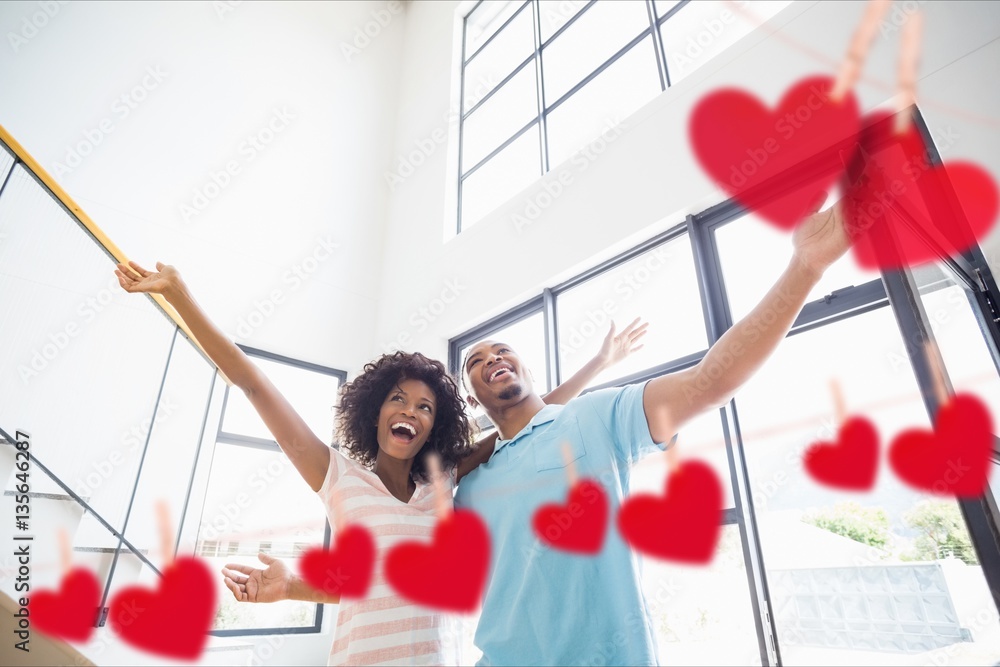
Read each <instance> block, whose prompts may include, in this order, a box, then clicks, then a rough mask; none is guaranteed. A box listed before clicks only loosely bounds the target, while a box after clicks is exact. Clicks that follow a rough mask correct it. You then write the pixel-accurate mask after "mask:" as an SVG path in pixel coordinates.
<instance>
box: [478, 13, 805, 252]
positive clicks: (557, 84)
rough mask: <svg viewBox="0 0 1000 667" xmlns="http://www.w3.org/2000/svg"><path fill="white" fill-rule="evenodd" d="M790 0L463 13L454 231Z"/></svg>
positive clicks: (649, 98)
mask: <svg viewBox="0 0 1000 667" xmlns="http://www.w3.org/2000/svg"><path fill="white" fill-rule="evenodd" d="M788 4H790V3H789V2H788V0H774V1H766V2H752V3H751V2H748V1H746V0H743V1H741V2H732V1H724V0H699V1H698V2H689V1H688V0H684V1H682V2H664V1H661V0H655V1H654V0H596V1H593V2H586V0H528V1H527V2H525V1H523V0H508V1H503V0H483V1H482V2H479V3H478V4H477V5H476V6H475V7H474V8H473V9H472V11H470V12H469V14H468V15H467V16H466V17H465V19H464V21H463V31H462V38H463V48H462V71H461V94H460V98H461V99H462V115H461V124H460V127H459V134H460V141H459V146H460V148H459V153H460V155H459V165H460V166H459V172H460V173H459V174H458V176H459V188H458V191H459V194H458V202H459V203H458V209H459V210H458V231H459V232H461V231H462V229H463V228H467V227H470V226H471V225H473V224H475V223H476V222H478V221H479V220H480V219H482V218H483V217H484V216H486V215H487V214H489V213H490V212H491V211H493V210H494V209H496V208H497V207H498V206H500V205H501V204H503V203H504V202H505V201H507V200H508V199H510V198H511V197H512V196H513V195H515V194H516V193H517V192H519V191H520V190H523V189H524V188H526V187H527V186H528V185H530V184H531V183H532V182H534V181H535V180H537V179H538V178H540V177H541V176H542V175H543V174H545V173H546V172H548V171H549V170H550V169H551V168H553V167H556V166H558V165H560V164H562V163H563V162H565V161H566V160H568V159H570V158H571V157H572V156H573V154H574V153H575V152H576V151H578V150H580V149H581V148H582V147H583V146H585V145H586V144H587V142H589V141H592V140H593V139H595V138H596V137H597V136H598V135H599V134H600V133H601V132H603V131H606V130H607V128H608V127H609V125H610V126H614V125H617V124H618V123H619V122H620V121H621V120H623V119H625V118H626V117H628V116H630V115H632V114H633V113H634V112H635V111H637V110H638V109H639V108H640V107H642V106H643V105H644V104H646V103H647V102H649V101H650V100H652V99H653V98H654V97H656V95H658V94H659V93H660V92H662V91H664V90H666V89H667V88H668V87H669V86H670V85H671V84H675V83H677V82H678V81H680V80H681V79H682V78H684V77H685V76H687V75H688V74H690V73H691V72H693V71H694V70H696V69H698V68H699V67H701V66H702V65H704V64H705V63H706V62H708V61H709V60H711V59H712V58H713V57H714V56H716V55H718V54H719V53H721V52H722V51H724V50H725V49H726V48H728V47H729V46H731V45H732V44H734V43H735V42H736V41H737V40H739V39H740V38H742V37H743V36H745V35H747V34H748V33H749V32H751V31H752V30H753V29H754V28H756V27H758V26H760V24H761V23H763V22H764V21H766V20H768V19H769V18H771V17H772V16H774V15H775V14H776V13H777V12H778V11H779V10H781V9H782V8H784V7H786V6H787V5H788Z"/></svg>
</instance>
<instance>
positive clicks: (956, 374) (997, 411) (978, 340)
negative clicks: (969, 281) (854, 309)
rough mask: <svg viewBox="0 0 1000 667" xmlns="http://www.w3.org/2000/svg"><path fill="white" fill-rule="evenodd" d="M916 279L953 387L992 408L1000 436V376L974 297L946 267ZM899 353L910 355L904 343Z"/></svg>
mask: <svg viewBox="0 0 1000 667" xmlns="http://www.w3.org/2000/svg"><path fill="white" fill-rule="evenodd" d="M913 278H914V281H915V282H916V284H917V287H918V289H919V290H920V301H921V304H922V305H923V308H924V314H925V315H926V316H927V321H928V322H929V323H930V326H931V331H932V332H933V334H934V339H935V341H936V342H937V345H938V349H940V351H941V356H942V358H943V359H944V367H945V372H946V373H947V374H948V379H949V380H951V384H952V387H953V388H954V389H955V392H956V393H970V394H975V395H976V396H978V397H979V398H980V399H981V400H982V401H983V402H984V403H985V404H986V405H987V406H988V407H989V409H990V413H991V414H992V416H993V425H994V433H1000V376H998V371H997V366H996V361H995V360H994V359H993V356H992V355H991V354H990V349H989V348H988V347H987V345H986V339H985V338H984V334H983V331H982V329H981V328H980V324H979V321H978V318H977V316H976V313H975V312H974V311H973V310H972V305H971V304H970V303H969V296H971V295H970V294H969V292H968V290H967V289H966V287H965V285H964V284H963V283H958V282H956V281H955V279H954V278H953V277H952V274H951V270H950V269H948V268H947V267H945V266H944V265H940V264H939V265H934V264H931V265H928V266H926V267H923V268H921V269H916V270H914V271H913ZM895 354H896V355H898V356H899V357H905V356H906V350H905V348H904V347H903V344H902V342H901V343H900V345H899V348H898V349H897V350H896V351H895Z"/></svg>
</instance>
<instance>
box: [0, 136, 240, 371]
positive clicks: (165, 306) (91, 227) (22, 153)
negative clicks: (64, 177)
mask: <svg viewBox="0 0 1000 667" xmlns="http://www.w3.org/2000/svg"><path fill="white" fill-rule="evenodd" d="M0 141H2V142H3V143H4V144H6V145H7V147H8V148H9V149H10V150H11V151H13V152H14V155H16V156H17V158H18V160H20V161H21V162H22V163H23V164H24V166H25V167H26V168H27V169H28V170H29V171H31V172H32V173H33V174H34V175H35V176H36V177H37V178H38V180H40V181H41V182H42V184H43V185H44V186H45V187H46V189H48V191H49V194H51V195H52V196H53V197H55V198H56V199H58V200H59V201H60V202H61V203H62V205H63V206H65V207H66V210H67V211H69V213H70V215H72V216H73V217H74V218H76V219H77V221H78V222H79V223H80V224H81V225H83V226H84V227H86V228H87V231H89V232H90V233H91V235H92V236H93V237H94V239H95V240H96V241H97V242H98V243H99V244H101V246H103V247H104V249H105V250H107V251H108V252H109V253H111V256H112V257H114V258H115V261H118V262H121V263H122V264H125V265H126V266H127V265H128V262H129V259H128V255H126V254H125V253H124V252H123V251H122V249H121V248H119V247H118V246H117V245H116V244H115V242H114V241H112V240H111V239H110V238H108V235H107V234H105V233H104V230H102V229H101V228H100V227H98V226H97V223H96V222H94V221H93V219H92V218H91V217H90V216H89V215H87V212H86V211H84V210H83V209H82V208H81V207H80V205H79V204H77V203H76V202H75V201H73V198H72V197H70V196H69V194H68V193H67V192H66V191H65V190H63V188H62V186H61V185H59V183H57V182H56V180H55V179H54V178H52V176H51V174H49V172H47V171H46V170H45V169H44V168H43V167H42V165H40V164H38V161H37V160H35V158H33V157H31V154H30V153H29V152H28V151H26V150H25V149H24V146H22V145H21V144H20V143H19V142H18V141H17V139H15V138H14V137H13V136H11V134H10V132H8V131H7V128H5V127H4V126H3V125H0ZM149 296H151V297H153V301H155V302H156V305H158V306H159V307H160V310H162V311H163V312H164V314H165V315H166V316H167V317H169V318H170V319H171V320H172V321H173V322H174V324H176V325H177V326H178V327H180V330H181V331H183V332H184V335H186V336H187V337H188V338H189V339H190V340H191V342H193V343H194V344H195V345H196V346H198V349H199V350H201V353H202V354H203V355H204V356H205V358H206V359H208V361H209V363H212V360H211V359H209V357H208V354H207V353H206V352H205V348H204V347H202V345H201V343H199V342H198V339H197V338H195V337H194V334H193V333H191V330H190V329H189V328H188V325H187V324H185V323H184V320H182V319H181V317H180V315H178V314H177V311H176V310H174V308H173V306H171V305H170V304H169V303H167V300H166V299H164V298H163V295H161V294H150V295H149ZM212 365H213V366H215V364H214V363H212ZM216 370H218V371H219V375H221V376H222V379H223V380H225V381H226V383H227V384H229V385H232V382H230V380H229V378H227V377H226V375H225V373H223V372H222V371H221V370H219V367H218V366H216Z"/></svg>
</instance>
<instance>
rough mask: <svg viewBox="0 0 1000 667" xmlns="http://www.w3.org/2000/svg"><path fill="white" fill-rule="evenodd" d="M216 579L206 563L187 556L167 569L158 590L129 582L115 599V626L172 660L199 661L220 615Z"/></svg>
mask: <svg viewBox="0 0 1000 667" xmlns="http://www.w3.org/2000/svg"><path fill="white" fill-rule="evenodd" d="M215 586H216V583H215V580H214V578H213V577H212V573H211V572H210V571H209V569H208V567H206V565H205V563H203V562H202V561H201V560H199V559H197V558H193V557H190V556H184V557H180V558H177V559H176V560H174V562H173V563H172V564H171V565H170V566H168V567H166V568H164V570H163V578H161V579H160V582H159V585H158V586H157V587H156V589H153V590H151V589H149V588H145V587H143V586H129V587H127V588H124V589H122V590H121V591H119V592H118V594H117V595H115V596H114V598H112V600H111V605H110V608H111V611H110V615H109V616H108V620H109V623H110V625H111V629H112V630H113V631H115V632H116V633H118V634H119V635H121V638H122V639H124V640H125V641H126V642H127V643H129V644H131V645H133V646H135V647H136V648H141V649H143V650H145V651H150V652H152V653H158V654H160V655H164V656H167V657H170V658H181V659H184V660H194V659H195V658H197V657H198V656H200V655H201V653H202V650H203V649H204V648H205V642H207V641H208V631H209V630H211V628H212V620H213V619H214V618H215V609H216V603H217V599H216V590H215Z"/></svg>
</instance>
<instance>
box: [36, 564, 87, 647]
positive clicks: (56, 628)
mask: <svg viewBox="0 0 1000 667" xmlns="http://www.w3.org/2000/svg"><path fill="white" fill-rule="evenodd" d="M100 603H101V586H100V584H99V583H98V581H97V577H95V576H94V573H93V572H91V571H90V570H85V569H83V568H82V567H77V568H73V569H72V570H70V571H69V572H67V573H66V574H65V575H64V576H63V578H62V581H61V582H60V583H59V590H58V591H48V590H38V591H35V592H34V593H32V594H31V596H30V597H29V598H28V612H29V613H30V614H31V623H32V625H34V627H35V628H36V629H37V630H41V631H42V632H44V633H45V634H47V635H51V636H52V637H57V638H59V639H65V640H68V641H78V642H84V641H87V639H89V638H90V635H91V633H92V632H93V631H94V624H95V622H96V620H97V607H98V605H100Z"/></svg>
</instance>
